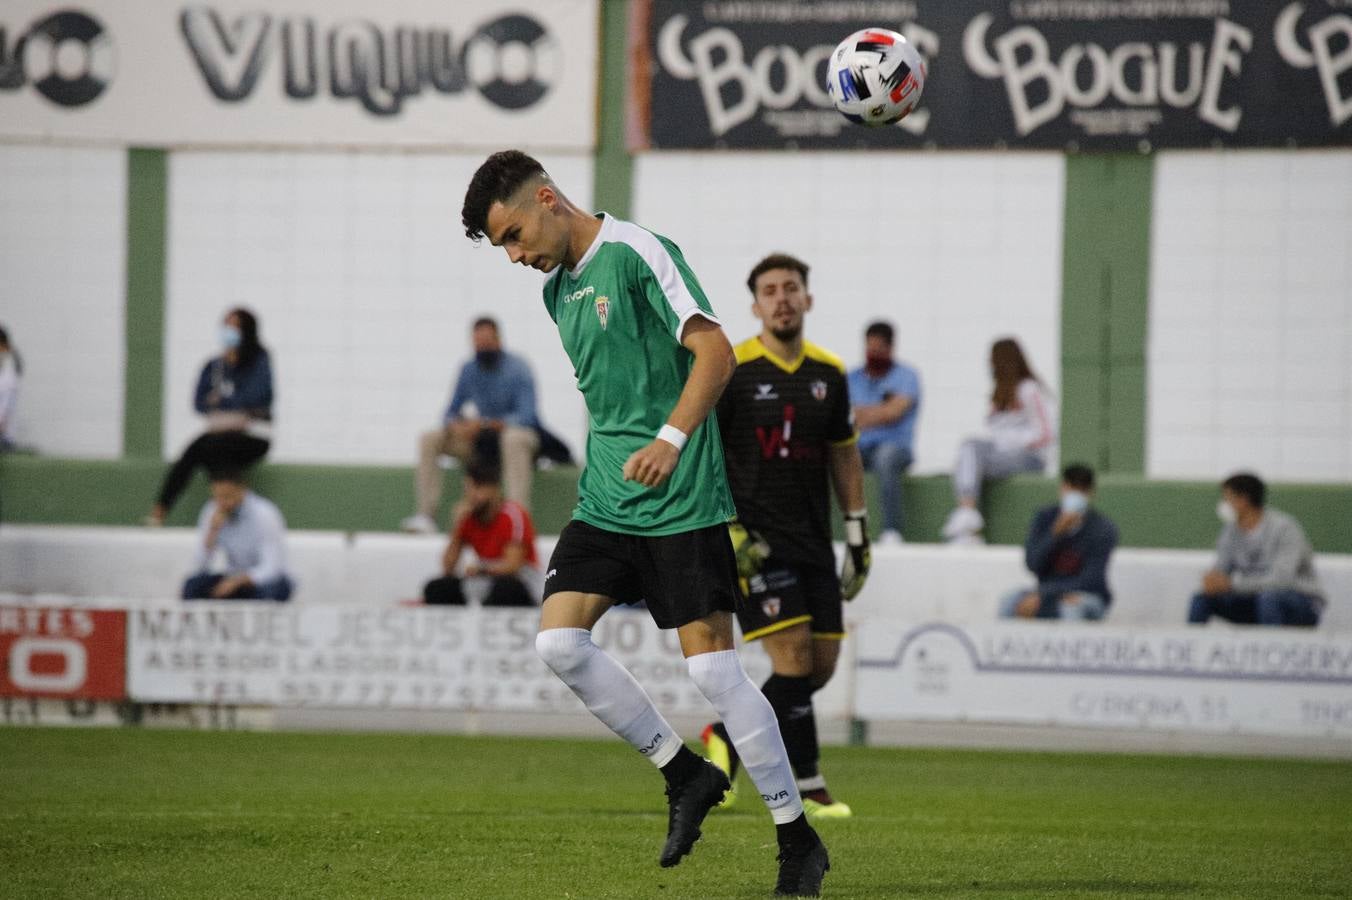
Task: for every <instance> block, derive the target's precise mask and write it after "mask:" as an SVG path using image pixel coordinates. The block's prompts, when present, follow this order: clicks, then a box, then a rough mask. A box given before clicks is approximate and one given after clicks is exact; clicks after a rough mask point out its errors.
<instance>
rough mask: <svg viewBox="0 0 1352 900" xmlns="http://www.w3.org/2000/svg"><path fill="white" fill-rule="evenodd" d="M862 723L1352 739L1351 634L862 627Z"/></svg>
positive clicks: (944, 625)
mask: <svg viewBox="0 0 1352 900" xmlns="http://www.w3.org/2000/svg"><path fill="white" fill-rule="evenodd" d="M856 639H857V640H858V642H859V644H858V663H857V666H858V668H857V681H856V694H855V703H856V713H857V714H858V715H859V716H860V717H861V718H864V719H880V720H886V719H891V720H931V721H941V720H942V721H975V722H1012V723H1028V724H1034V723H1036V724H1055V725H1066V726H1084V727H1096V728H1097V727H1121V728H1131V729H1138V730H1164V731H1202V732H1228V733H1253V734H1278V735H1293V736H1314V735H1319V736H1335V737H1346V738H1348V739H1350V740H1352V639H1349V637H1348V636H1347V635H1341V636H1329V635H1321V634H1316V633H1312V632H1307V631H1300V630H1296V629H1276V628H1254V627H1250V628H1215V627H1210V628H1200V627H1199V628H1175V629H1156V630H1146V629H1139V630H1131V631H1124V630H1113V631H1109V630H1105V629H1104V628H1103V627H1101V626H1092V625H1082V626H1076V625H1040V624H1035V623H1020V622H1014V623H995V624H990V625H979V626H961V625H953V624H949V623H941V622H931V623H912V624H906V623H896V622H882V621H879V622H869V623H866V624H864V625H863V626H862V627H860V628H859V629H858V631H857V632H856Z"/></svg>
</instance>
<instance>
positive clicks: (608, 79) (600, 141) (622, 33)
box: [592, 0, 634, 218]
mask: <svg viewBox="0 0 1352 900" xmlns="http://www.w3.org/2000/svg"><path fill="white" fill-rule="evenodd" d="M628 27H629V0H603V2H602V4H601V73H600V77H599V83H598V85H597V113H598V115H597V135H596V160H595V166H594V168H593V188H592V191H593V203H592V207H593V208H594V209H596V210H605V211H606V212H608V213H611V214H612V215H616V216H619V217H620V218H628V217H629V215H630V207H631V204H632V201H633V188H634V185H633V179H634V161H633V158H632V157H631V156H630V155H629V150H628V147H627V146H626V143H625V139H624V134H625V128H624V117H625V91H626V90H627V88H628V84H629V73H628V53H629V48H628Z"/></svg>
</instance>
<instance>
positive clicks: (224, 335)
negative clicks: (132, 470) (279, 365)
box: [145, 309, 273, 526]
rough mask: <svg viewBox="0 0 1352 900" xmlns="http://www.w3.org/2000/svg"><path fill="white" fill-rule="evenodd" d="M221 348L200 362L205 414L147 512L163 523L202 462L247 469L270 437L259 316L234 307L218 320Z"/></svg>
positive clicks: (267, 363) (200, 402)
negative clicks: (202, 426)
mask: <svg viewBox="0 0 1352 900" xmlns="http://www.w3.org/2000/svg"><path fill="white" fill-rule="evenodd" d="M220 342H221V347H222V349H223V351H224V352H223V353H222V354H221V355H220V356H217V357H215V358H213V359H211V360H209V361H208V362H207V364H206V365H205V366H203V367H202V374H201V376H199V377H198V379H197V392H196V394H195V396H194V399H193V405H194V407H195V408H196V409H197V411H198V412H199V413H201V414H202V415H203V416H205V417H206V426H207V429H206V431H205V432H203V433H202V434H200V435H198V436H197V438H195V439H194V440H193V442H192V443H191V444H189V445H188V447H187V449H185V450H184V451H183V455H182V456H180V457H179V458H178V461H177V462H175V463H174V464H173V465H172V466H171V467H170V468H169V472H168V474H166V475H165V478H164V485H163V487H161V488H160V496H159V500H158V501H157V502H156V503H155V506H154V507H153V508H152V509H151V511H150V514H149V515H148V516H146V519H145V523H146V524H147V525H151V526H158V525H163V524H164V519H165V517H166V516H168V515H169V512H170V510H172V509H173V508H174V503H175V501H177V500H178V497H179V495H180V494H182V493H183V489H184V488H186V487H187V486H188V481H189V480H190V479H191V478H192V474H193V471H194V470H195V469H196V468H197V467H199V466H201V467H202V468H204V469H206V470H207V471H208V472H211V471H214V470H216V469H235V470H238V471H241V472H242V471H245V470H247V469H248V468H249V467H250V466H252V465H253V464H254V463H256V462H258V461H259V460H260V459H262V458H263V457H264V455H266V454H267V452H268V447H269V445H270V442H271V440H272V401H273V391H272V360H271V358H270V357H269V356H268V351H267V350H266V349H264V347H263V345H262V344H261V343H259V340H258V319H257V318H256V317H255V316H254V314H253V313H251V312H249V311H248V310H247V309H232V310H231V311H230V312H229V313H227V314H226V316H225V320H224V321H223V322H222V323H221V330H220Z"/></svg>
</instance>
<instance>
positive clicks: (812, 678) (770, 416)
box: [704, 253, 871, 819]
mask: <svg viewBox="0 0 1352 900" xmlns="http://www.w3.org/2000/svg"><path fill="white" fill-rule="evenodd" d="M807 276H808V266H807V263H805V262H803V261H802V260H800V259H797V258H795V257H792V256H789V255H788V254H784V253H776V254H772V255H770V256H767V257H765V258H764V259H762V260H761V261H760V262H758V263H757V264H756V266H755V268H753V269H752V270H751V274H750V276H748V278H747V282H746V284H747V287H748V288H750V289H751V311H752V312H753V313H754V314H755V315H756V318H758V319H760V321H761V332H760V334H758V335H757V336H755V337H753V338H750V339H749V340H746V341H743V342H742V343H740V344H738V345H737V348H736V353H737V371H736V372H735V373H734V374H733V376H732V380H731V382H730V383H729V384H728V387H727V390H725V391H724V392H723V396H722V398H721V399H719V401H718V407H717V410H718V428H719V431H720V433H721V435H722V438H723V453H724V455H725V456H726V459H727V468H728V481H729V483H730V484H731V486H732V497H733V500H734V501H735V502H736V504H737V519H738V521H737V523H736V524H735V525H733V526H732V528H733V533H734V538H735V543H736V544H737V546H738V548H739V551H738V552H739V562H740V563H741V564H742V565H741V566H740V568H741V570H742V573H743V575H744V576H745V577H746V582H745V586H746V596H745V597H744V598H743V599H742V602H741V603H740V604H739V605H738V607H737V619H738V621H739V622H740V623H741V626H742V637H743V638H744V639H745V640H748V641H757V640H758V641H760V642H761V646H762V647H764V648H765V652H766V653H767V654H768V655H769V657H770V663H771V668H772V671H773V674H771V676H770V678H769V680H767V681H766V682H765V684H764V685H763V686H762V688H761V690H763V691H764V692H765V696H766V697H767V698H768V699H769V701H770V705H771V706H773V707H774V709H775V714H776V715H777V716H778V717H779V730H780V732H781V733H782V734H783V736H784V743H785V745H787V747H788V750H789V761H790V762H791V763H792V764H793V770H794V774H795V775H797V776H798V790H799V791H801V792H802V795H803V806H804V807H805V808H806V810H807V814H808V816H809V817H810V818H813V819H820V818H845V817H847V816H849V815H850V808H849V807H848V806H847V805H845V804H844V803H842V802H840V801H838V800H836V799H835V798H834V797H832V796H831V793H830V792H829V791H828V790H827V788H826V779H825V777H824V776H823V775H822V774H821V771H820V770H819V768H818V757H819V755H820V753H819V751H818V745H817V721H816V717H815V715H814V713H813V709H812V695H813V694H814V693H815V692H816V691H818V690H820V689H821V688H822V687H824V686H825V685H826V683H827V681H829V680H830V679H831V675H832V674H833V673H834V672H835V669H836V660H837V659H838V658H839V655H840V641H841V639H842V638H844V637H845V624H844V615H843V610H842V603H841V601H842V599H844V600H849V599H853V598H854V596H855V595H856V594H858V593H859V591H860V590H861V589H862V588H863V586H864V579H865V578H867V577H868V570H869V564H870V556H871V553H870V550H869V544H868V529H867V526H866V523H865V509H864V464H863V461H862V460H861V459H860V457H859V447H858V438H859V434H858V432H856V431H855V428H854V416H853V414H852V413H851V407H850V392H849V385H848V383H847V381H846V377H845V365H844V363H842V362H841V361H840V358H839V357H838V356H836V355H835V354H833V353H830V352H829V351H827V350H823V349H822V348H821V347H818V346H817V345H816V344H813V343H812V342H811V341H808V340H806V339H804V337H803V320H804V317H805V316H806V315H807V312H808V310H810V309H811V308H812V295H811V294H810V293H808V288H807ZM833 486H834V488H835V492H836V498H837V500H838V501H839V503H840V507H841V509H842V510H844V512H845V536H846V554H845V565H844V570H843V574H842V576H841V577H839V578H837V577H836V573H835V564H836V559H835V553H834V551H833V550H832V548H831V488H832V487H833ZM751 548H758V551H759V554H760V555H762V556H766V557H768V558H763V559H756V560H754V562H752V564H750V565H748V564H747V557H748V555H749V554H748V552H747V551H748V550H749V549H751ZM704 745H705V747H706V749H707V751H708V754H709V759H711V760H712V761H713V762H714V764H715V765H717V766H718V767H719V768H721V769H722V770H723V771H725V772H726V773H727V774H728V777H729V779H730V780H732V781H735V780H736V776H737V765H738V758H737V757H738V755H737V748H736V742H735V741H734V740H730V739H729V734H728V731H727V730H726V726H725V725H724V724H723V723H721V722H720V723H715V724H713V725H711V726H709V727H708V728H706V729H705V730H704ZM735 796H736V795H735V794H733V793H732V792H731V791H729V792H728V795H727V800H725V801H724V805H728V804H729V803H730V802H731V801H732V799H733V797H735Z"/></svg>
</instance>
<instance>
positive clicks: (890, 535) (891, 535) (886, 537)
mask: <svg viewBox="0 0 1352 900" xmlns="http://www.w3.org/2000/svg"><path fill="white" fill-rule="evenodd" d="M876 543H877V544H878V545H879V546H880V547H889V546H890V547H895V546H898V545H899V544H904V543H906V539H905V538H904V537H902V536H901V532H900V531H897V530H896V529H895V528H888V529H887V530H885V531H884V532H883V533H882V534H880V535H878V540H877V541H876Z"/></svg>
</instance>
